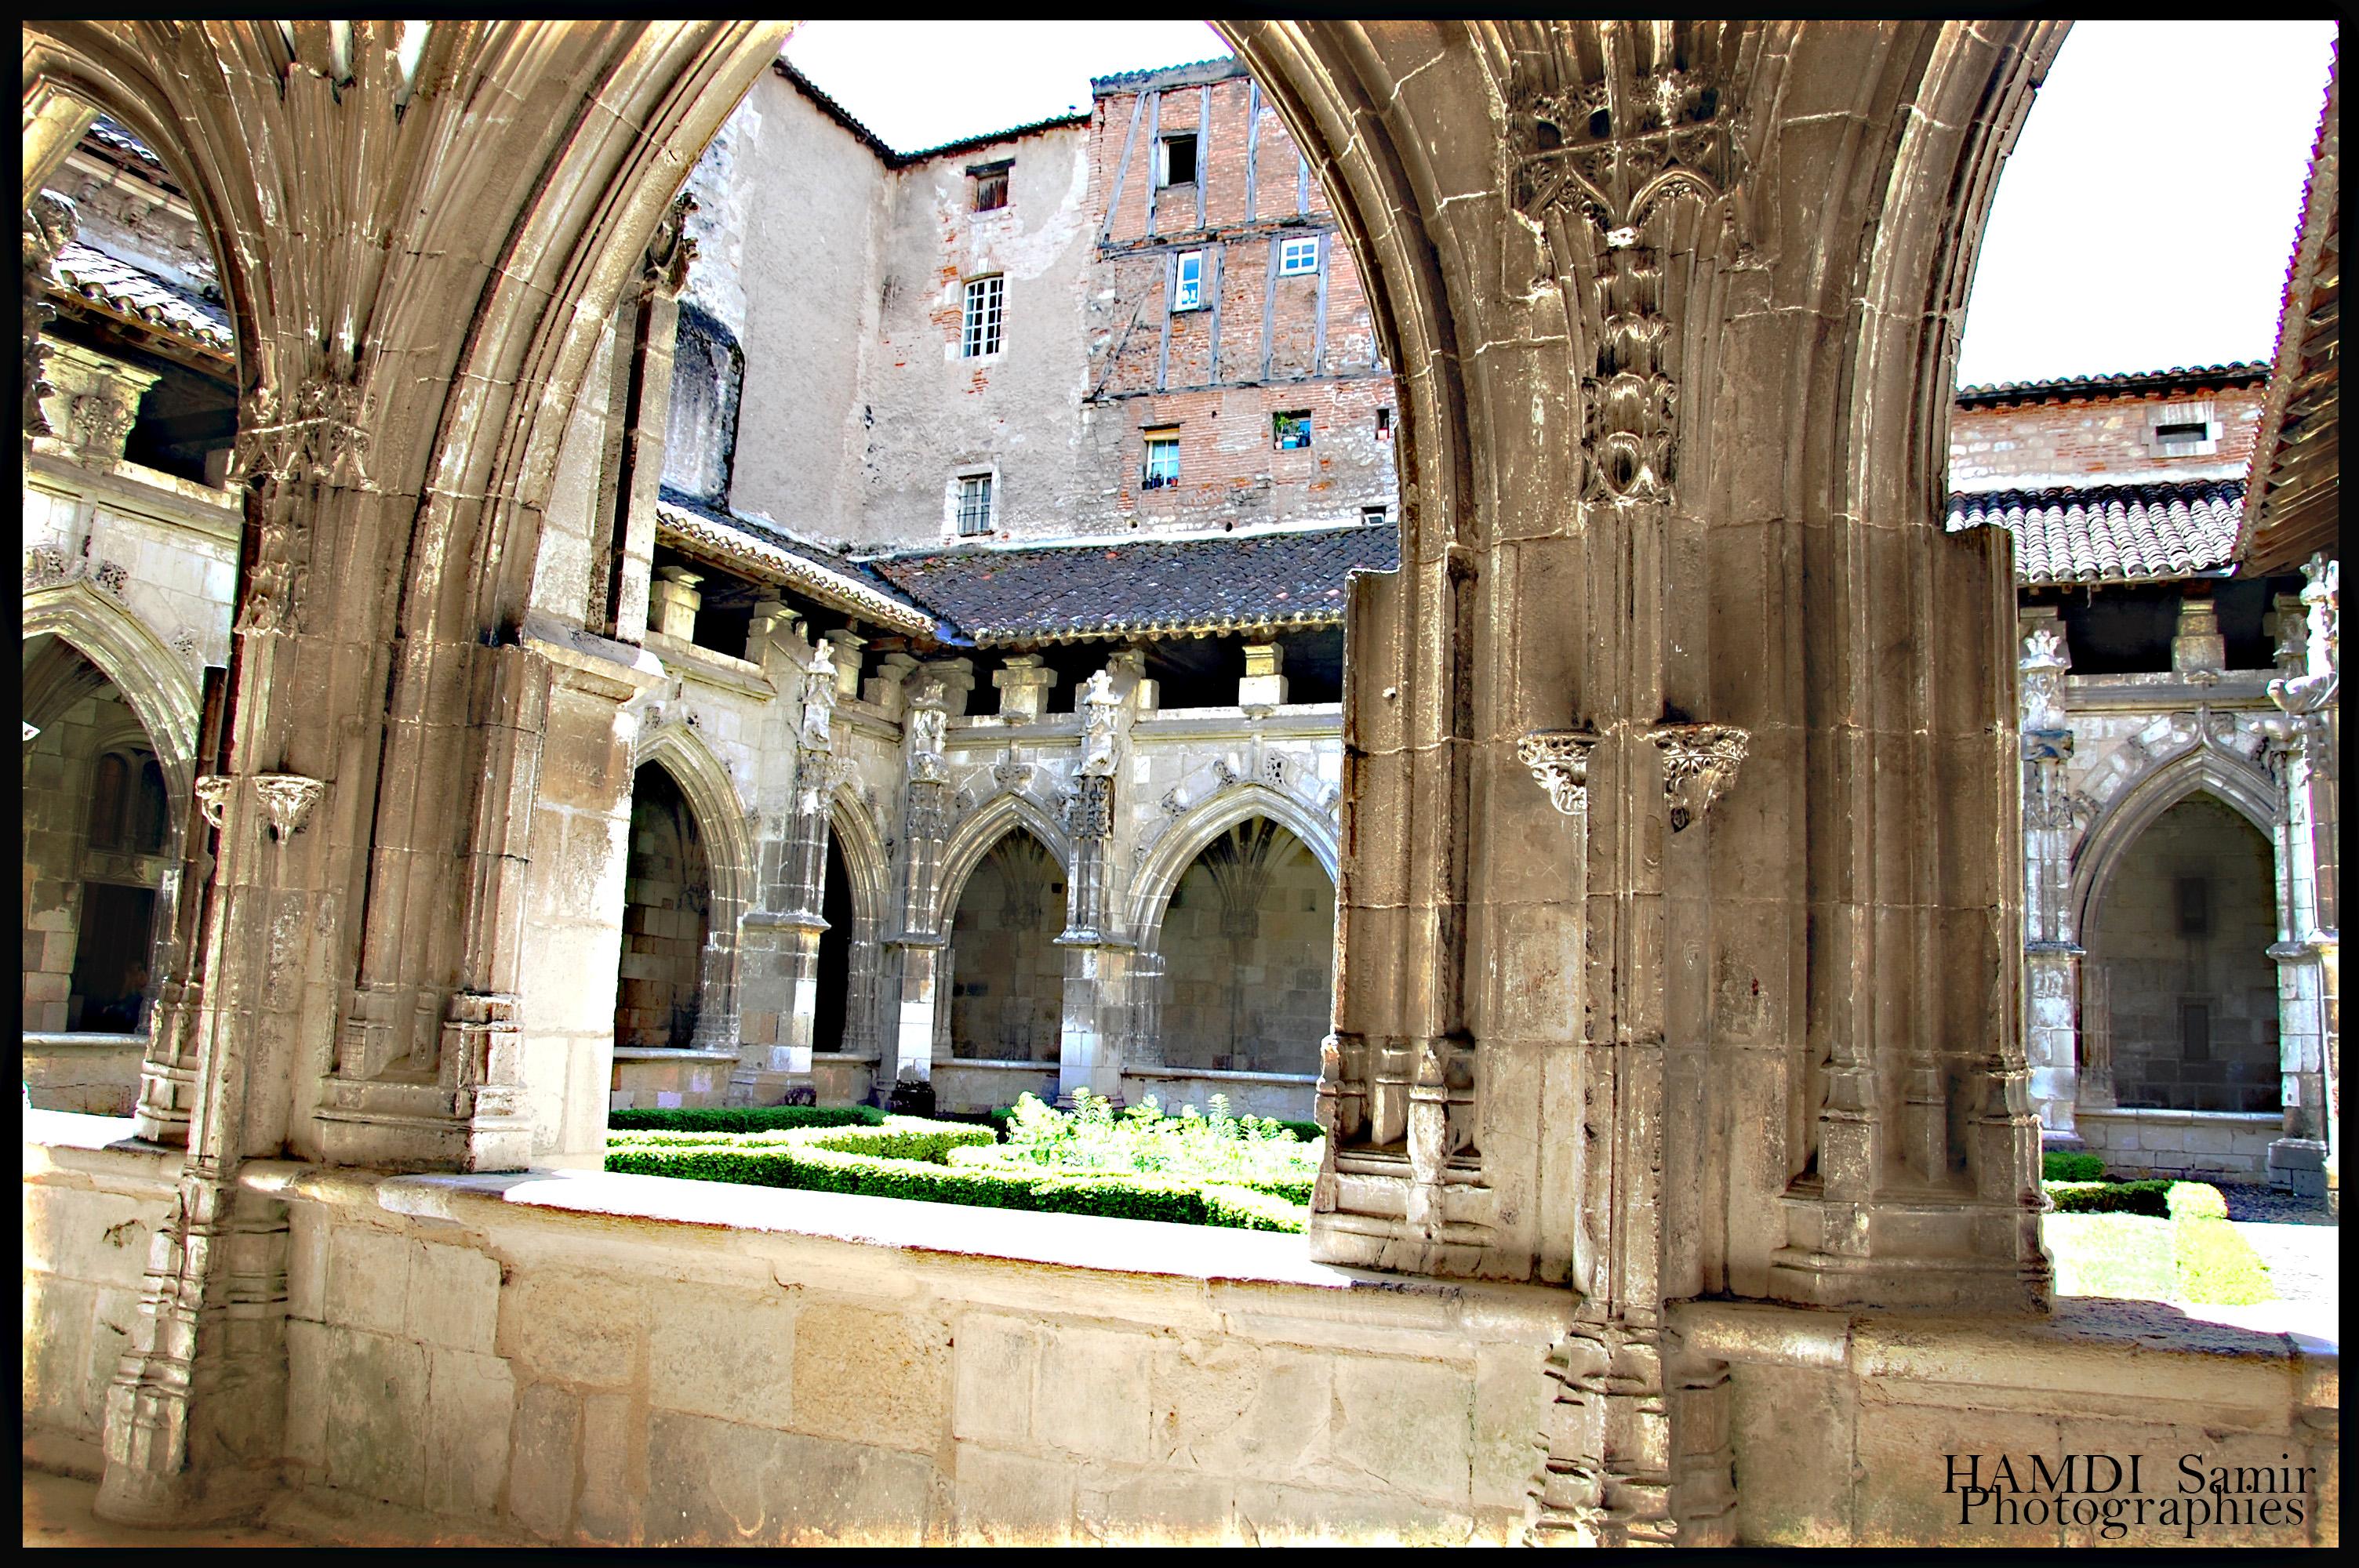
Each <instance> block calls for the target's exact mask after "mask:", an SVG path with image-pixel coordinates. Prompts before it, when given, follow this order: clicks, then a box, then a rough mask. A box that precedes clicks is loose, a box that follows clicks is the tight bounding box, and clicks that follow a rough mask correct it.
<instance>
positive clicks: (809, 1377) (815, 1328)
mask: <svg viewBox="0 0 2359 1568" xmlns="http://www.w3.org/2000/svg"><path fill="white" fill-rule="evenodd" d="M950 1406H951V1356H950V1335H949V1333H948V1331H947V1330H946V1329H945V1328H944V1327H943V1326H942V1325H940V1324H939V1323H932V1322H929V1321H927V1320H926V1319H923V1318H919V1317H916V1316H909V1315H904V1314H900V1313H897V1312H890V1311H880V1310H877V1309H876V1308H873V1307H864V1306H849V1305H842V1304H837V1303H817V1302H812V1303H805V1304H804V1305H803V1306H802V1307H801V1308H800V1310H799V1312H798V1313H797V1314H796V1316H795V1327H794V1401H793V1406H792V1416H793V1421H794V1424H795V1426H796V1428H797V1430H799V1431H802V1432H808V1433H816V1434H819V1435H821V1436H827V1437H840V1438H846V1439H849V1440H851V1441H853V1442H859V1443H874V1444H884V1445H886V1446H887V1447H895V1448H916V1449H921V1450H930V1449H933V1448H935V1447H937V1446H939V1445H940V1443H941V1440H942V1438H943V1436H944V1434H945V1433H946V1432H947V1431H948V1429H949V1426H950V1413H951V1411H950Z"/></svg>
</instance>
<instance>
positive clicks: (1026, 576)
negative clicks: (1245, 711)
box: [867, 524, 1400, 645]
mask: <svg viewBox="0 0 2359 1568" xmlns="http://www.w3.org/2000/svg"><path fill="white" fill-rule="evenodd" d="M1399 548H1400V547H1399V540H1398V535H1397V533H1396V531H1395V530H1394V529H1393V528H1392V527H1391V526H1390V525H1389V524H1387V525H1385V526H1381V527H1375V526H1368V525H1365V524H1362V525H1358V526H1351V527H1342V528H1321V529H1315V530H1299V531H1289V532H1282V533H1269V534H1256V535H1228V534H1214V535H1201V536H1197V537H1192V538H1186V539H1131V538H1122V539H1114V540H1108V541H1107V542H1105V543H1103V544H1096V543H1088V544H1071V545H1037V546H1030V547H1026V548H1016V549H977V548H969V549H962V550H942V551H934V552H928V553H924V554H912V555H898V556H886V557H876V558H875V559H873V560H871V561H869V562H868V563H867V564H868V565H869V566H870V567H872V568H875V570H876V571H877V572H879V573H881V574H882V575H884V576H885V577H886V578H888V579H891V580H892V581H893V582H894V583H896V584H897V585H898V586H899V587H900V588H901V589H902V590H903V591H904V592H906V593H908V595H909V596H910V597H911V598H913V599H916V600H919V601H921V602H923V603H925V604H928V605H930V606H932V607H933V608H934V610H935V611H938V612H939V613H940V614H941V615H942V616H943V618H944V619H945V620H947V621H949V622H951V624H952V625H953V626H955V627H956V628H957V629H958V630H959V631H960V632H962V633H964V634H965V636H966V637H967V638H970V639H972V640H973V642H975V643H978V644H985V645H988V644H995V643H997V644H1007V643H1054V642H1066V641H1072V640H1078V639H1082V638H1088V637H1116V636H1156V635H1172V634H1175V633H1179V634H1188V635H1195V634H1198V633H1216V632H1241V631H1258V630H1264V629H1276V628H1279V627H1286V626H1332V625H1335V624H1338V623H1340V622H1342V621H1343V579H1344V577H1345V576H1346V575H1347V574H1349V573H1350V572H1352V571H1353V570H1368V571H1389V570H1391V569H1392V568H1393V566H1394V564H1395V562H1396V560H1397V558H1398V556H1399Z"/></svg>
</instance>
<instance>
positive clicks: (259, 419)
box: [231, 354, 369, 490]
mask: <svg viewBox="0 0 2359 1568" xmlns="http://www.w3.org/2000/svg"><path fill="white" fill-rule="evenodd" d="M361 401H362V400H361V387H360V373H359V367H358V366H357V365H356V364H355V363H354V362H353V359H352V358H351V356H349V355H346V354H338V355H337V356H335V358H334V359H333V360H332V361H331V362H329V363H328V364H327V365H326V366H324V367H323V368H321V370H319V371H318V372H316V373H313V374H311V375H310V376H309V377H307V378H305V380H304V381H303V382H302V383H301V384H300V385H299V386H298V387H297V388H296V389H295V391H294V392H293V393H292V394H291V395H288V394H285V393H283V392H282V390H281V389H280V388H279V387H278V386H277V385H276V384H273V383H271V382H269V381H261V382H257V383H256V384H255V385H254V386H253V387H252V388H251V389H249V390H248V391H247V393H246V395H245V407H244V408H243V409H241V410H240V411H239V415H238V431H237V449H236V455H235V460H234V463H233V464H232V467H231V473H232V476H233V477H234V478H235V479H238V480H241V481H245V482H247V483H265V484H276V485H279V486H291V485H296V484H300V483H303V482H305V481H312V480H316V481H320V482H321V483H323V484H332V485H338V486H341V487H343V488H346V489H359V490H365V489H367V488H368V485H369V477H368V470H367V466H366V465H367V460H368V449H369V433H368V431H367V430H365V429H364V428H363V427H362V426H361Z"/></svg>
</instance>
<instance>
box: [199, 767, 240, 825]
mask: <svg viewBox="0 0 2359 1568" xmlns="http://www.w3.org/2000/svg"><path fill="white" fill-rule="evenodd" d="M236 787H237V781H236V780H235V779H234V778H231V777H229V776H228V775H226V774H224V773H207V774H206V775H205V776H204V777H202V778H201V779H199V780H198V781H197V809H198V810H199V811H201V812H203V813H204V816H205V820H206V821H207V822H210V823H212V825H213V827H215V828H216V829H218V828H219V827H221V825H222V816H223V813H224V812H226V811H227V810H228V809H229V792H230V791H231V790H233V789H235V788H236Z"/></svg>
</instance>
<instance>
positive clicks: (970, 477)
mask: <svg viewBox="0 0 2359 1568" xmlns="http://www.w3.org/2000/svg"><path fill="white" fill-rule="evenodd" d="M958 531H959V536H960V537H961V538H964V537H966V536H967V535H970V534H988V533H990V532H991V476H990V475H989V474H987V473H970V474H962V475H960V476H959V481H958Z"/></svg>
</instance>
